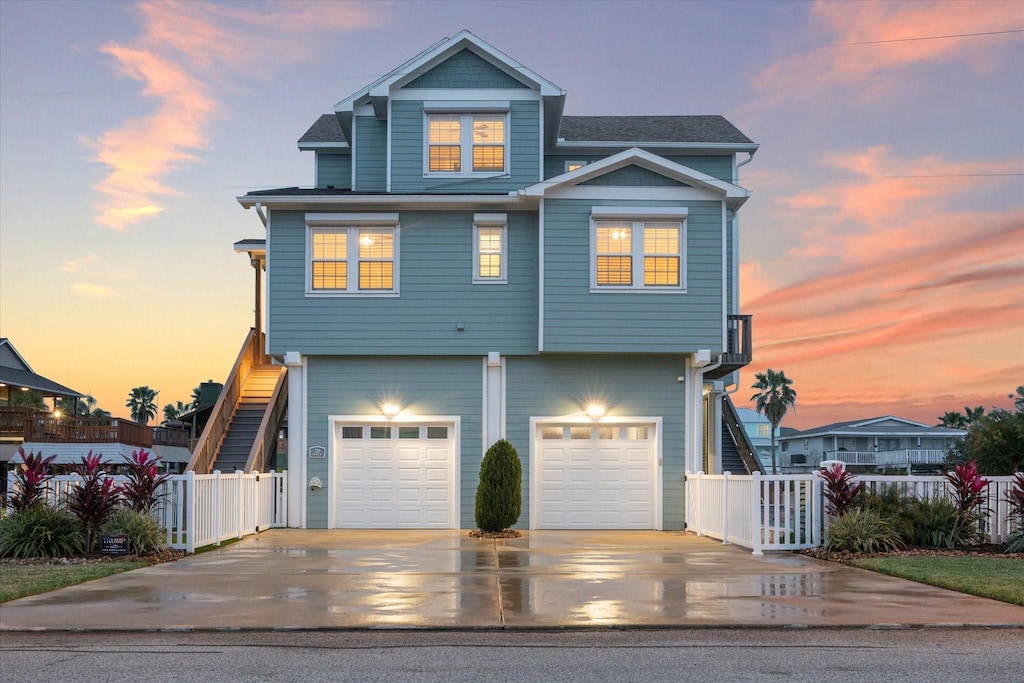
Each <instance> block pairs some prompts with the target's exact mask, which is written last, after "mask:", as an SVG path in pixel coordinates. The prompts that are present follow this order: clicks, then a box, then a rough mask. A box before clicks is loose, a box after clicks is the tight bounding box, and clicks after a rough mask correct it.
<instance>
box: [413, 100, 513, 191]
mask: <svg viewBox="0 0 1024 683" xmlns="http://www.w3.org/2000/svg"><path fill="white" fill-rule="evenodd" d="M426 117H427V118H426V124H427V125H426V128H427V130H426V138H427V150H426V157H427V158H426V164H425V169H424V172H425V174H426V175H447V176H452V175H456V176H468V175H493V174H504V173H508V153H507V152H508V112H499V113H491V112H480V113H454V112H453V113H447V112H446V113H427V115H426Z"/></svg>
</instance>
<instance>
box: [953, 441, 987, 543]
mask: <svg viewBox="0 0 1024 683" xmlns="http://www.w3.org/2000/svg"><path fill="white" fill-rule="evenodd" d="M945 477H946V482H947V486H948V487H949V489H950V490H951V492H952V494H953V503H954V504H955V505H956V509H957V516H956V523H955V524H954V526H953V534H952V538H953V539H955V540H956V539H965V540H966V542H964V543H963V545H973V543H974V542H978V541H977V540H975V539H978V540H980V534H964V533H963V530H967V529H970V528H972V527H976V528H979V529H980V528H981V524H982V521H983V512H984V511H983V510H982V509H981V506H982V505H984V504H985V489H986V488H988V485H989V480H988V479H985V478H984V477H982V476H981V473H980V472H978V463H977V462H976V461H974V460H970V461H968V462H965V463H964V464H962V465H957V466H956V467H954V468H953V469H952V470H951V471H949V472H946V474H945ZM972 541H973V542H972Z"/></svg>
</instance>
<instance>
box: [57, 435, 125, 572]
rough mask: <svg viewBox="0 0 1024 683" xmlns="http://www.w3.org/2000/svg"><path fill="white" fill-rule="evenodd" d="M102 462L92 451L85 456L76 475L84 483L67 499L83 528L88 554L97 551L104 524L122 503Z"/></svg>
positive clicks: (99, 456)
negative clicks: (97, 543)
mask: <svg viewBox="0 0 1024 683" xmlns="http://www.w3.org/2000/svg"><path fill="white" fill-rule="evenodd" d="M102 458H103V456H102V455H100V454H99V453H97V454H96V455H93V454H92V451H89V454H88V455H84V456H82V462H81V463H79V464H77V465H75V473H76V474H78V475H79V476H80V477H82V481H81V482H79V483H78V485H77V486H75V488H74V489H72V491H71V493H70V494H69V495H68V510H70V511H71V512H72V513H74V515H75V516H76V517H78V520H79V522H81V524H82V531H83V533H84V534H85V544H86V550H87V551H88V552H92V551H93V549H94V548H95V547H96V542H97V540H99V532H100V527H101V526H103V522H105V521H107V517H109V516H110V513H112V512H113V511H114V510H115V509H116V508H117V506H118V505H119V504H120V502H121V496H120V492H119V490H118V487H117V485H116V484H115V483H114V480H113V479H111V478H110V477H108V476H107V475H106V474H105V473H104V472H103V470H102V469H100V463H101V460H102Z"/></svg>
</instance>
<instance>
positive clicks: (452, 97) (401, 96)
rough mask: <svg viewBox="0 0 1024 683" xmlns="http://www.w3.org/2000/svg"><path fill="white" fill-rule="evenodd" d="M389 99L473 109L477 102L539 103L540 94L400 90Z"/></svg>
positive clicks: (525, 91)
mask: <svg viewBox="0 0 1024 683" xmlns="http://www.w3.org/2000/svg"><path fill="white" fill-rule="evenodd" d="M390 99H392V100H394V101H395V102H423V103H424V104H427V103H430V104H431V105H441V106H447V105H448V104H452V103H456V102H459V103H462V105H461V106H462V107H465V106H466V103H467V102H469V103H471V104H470V106H471V107H475V106H476V103H477V102H478V101H480V102H482V103H483V105H484V106H487V105H488V104H489V103H494V102H504V103H506V104H508V103H512V102H539V101H540V100H541V96H540V94H539V93H538V92H537V91H536V90H530V89H527V88H402V89H401V90H394V91H392V92H391V96H390Z"/></svg>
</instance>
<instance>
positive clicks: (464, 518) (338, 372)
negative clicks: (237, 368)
mask: <svg viewBox="0 0 1024 683" xmlns="http://www.w3.org/2000/svg"><path fill="white" fill-rule="evenodd" d="M505 363H506V365H505V381H506V384H505V390H506V391H505V393H506V437H507V438H508V440H509V441H511V442H512V444H513V445H514V446H515V447H516V450H517V451H518V452H519V456H520V459H521V460H522V464H523V512H522V515H521V516H520V518H519V523H518V525H517V526H518V528H527V527H528V526H529V523H530V516H529V509H530V497H529V491H530V484H529V482H530V476H532V473H531V471H530V418H531V417H555V416H562V415H570V414H573V413H578V412H579V411H580V410H581V409H582V406H585V405H586V404H587V403H588V402H590V401H593V400H600V401H602V402H603V403H605V404H606V405H607V406H609V413H608V414H609V416H615V417H653V418H657V417H661V418H662V420H663V421H662V458H663V466H662V485H663V491H662V505H663V508H662V509H663V525H664V528H665V529H669V530H677V529H682V528H683V524H684V521H685V520H684V513H685V508H684V499H683V465H684V460H683V441H684V426H683V422H682V415H683V412H684V411H683V400H684V398H683V389H682V385H680V384H679V382H678V381H677V380H676V377H678V376H679V375H680V374H681V373H682V368H683V356H682V355H655V356H647V357H632V358H631V357H621V356H600V355H597V356H575V355H566V356H539V357H538V356H506V357H505ZM307 369H308V373H309V375H308V377H309V379H308V384H307V391H308V404H307V420H308V422H307V434H306V436H307V445H308V446H323V447H325V448H326V447H327V446H328V436H329V432H328V430H329V425H328V421H327V419H328V417H329V416H330V415H377V414H378V413H379V411H380V408H379V405H380V403H381V402H382V401H384V400H395V401H397V402H399V403H400V404H401V405H402V406H403V412H404V413H405V414H406V415H410V416H414V415H455V416H459V417H460V418H461V432H460V452H459V458H460V467H459V469H460V479H459V491H460V520H459V524H460V526H461V528H464V529H471V528H474V527H475V526H476V524H475V520H474V507H475V498H476V488H477V484H478V483H479V476H480V462H481V459H482V457H483V451H484V446H483V443H482V439H483V433H482V417H481V416H482V413H483V403H482V378H483V358H482V357H474V356H464V357H462V356H460V357H432V358H430V360H429V362H424V361H423V359H422V358H417V357H381V356H363V357H360V356H353V357H330V356H325V357H316V356H314V357H310V358H309V359H308V366H307ZM328 465H329V461H328V460H327V459H325V460H308V461H307V476H309V477H320V479H321V481H323V484H324V488H323V489H321V490H320V491H316V492H312V493H309V494H308V498H307V525H308V526H310V527H312V528H323V527H325V526H326V525H327V515H328V510H327V491H328V490H329V488H330V487H331V486H333V485H334V484H335V482H333V481H332V475H333V472H331V471H328Z"/></svg>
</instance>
